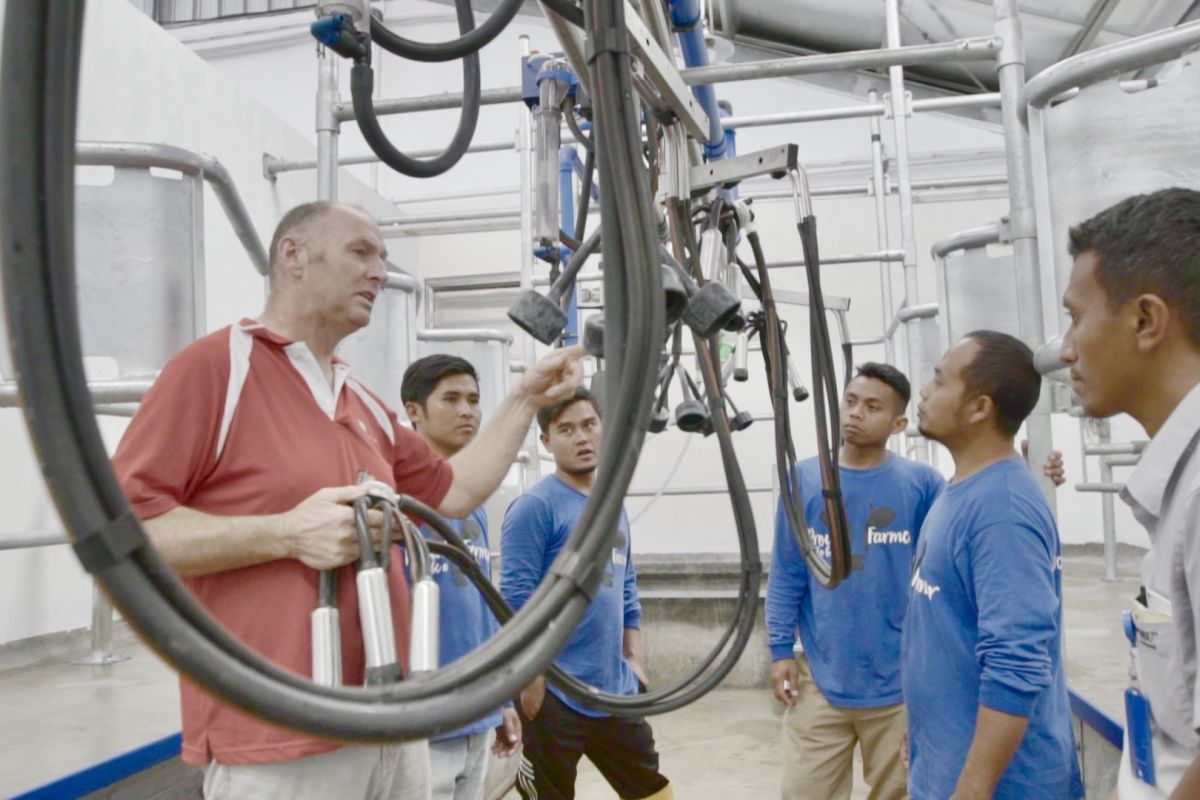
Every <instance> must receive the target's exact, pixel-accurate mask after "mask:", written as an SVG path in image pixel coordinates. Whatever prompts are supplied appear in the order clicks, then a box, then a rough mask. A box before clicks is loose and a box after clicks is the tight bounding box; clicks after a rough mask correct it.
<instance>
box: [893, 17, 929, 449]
mask: <svg viewBox="0 0 1200 800" xmlns="http://www.w3.org/2000/svg"><path fill="white" fill-rule="evenodd" d="M887 46H888V48H889V49H892V48H898V47H900V46H901V41H900V0H887ZM888 78H889V79H890V87H889V88H890V90H891V95H890V98H889V99H890V101H891V111H892V126H893V132H894V135H895V139H896V153H895V157H896V177H897V179H898V181H899V184H900V186H899V189H900V192H899V194H900V247H901V249H902V250H904V292H905V296H906V298H907V302H908V305H909V306H916V305H918V304H920V302H921V299H920V291H919V282H918V281H917V237H916V227H915V225H914V224H913V200H912V170H911V169H910V166H909V152H908V97H907V93H906V91H905V89H904V67H903V66H900V65H899V64H897V65H894V66H891V67H888ZM918 327H919V322H918V321H917V320H916V319H915V318H914V319H911V320H909V321H908V323H907V324H906V325H905V326H904V341H905V347H906V352H907V354H908V358H907V363H908V372H909V375H910V377H912V378H913V379H915V378H916V377H917V369H918V367H919V366H920V363H921V344H920V343H921V336H920V333H919V331H918ZM915 402H916V401H915V398H914V400H913V403H914V405H913V408H912V413H911V414H910V417H911V418H912V419H916V406H915ZM913 452H914V453H915V455H916V457H917V459H918V460H920V461H925V462H928V461H929V443H928V442H926V441H925V439H924V438H921V439H914V440H913Z"/></svg>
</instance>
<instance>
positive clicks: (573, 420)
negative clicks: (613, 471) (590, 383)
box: [542, 400, 601, 475]
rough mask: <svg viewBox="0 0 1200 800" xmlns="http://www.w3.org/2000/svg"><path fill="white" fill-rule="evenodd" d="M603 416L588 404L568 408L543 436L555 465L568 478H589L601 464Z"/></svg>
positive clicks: (573, 405)
mask: <svg viewBox="0 0 1200 800" xmlns="http://www.w3.org/2000/svg"><path fill="white" fill-rule="evenodd" d="M600 433H601V429H600V415H599V414H597V413H596V409H595V407H594V406H592V404H591V402H590V401H588V400H579V401H576V402H575V403H573V404H572V405H570V406H568V407H567V408H566V409H565V410H564V411H563V412H562V413H561V414H559V415H558V419H556V420H554V421H553V422H551V423H550V426H549V428H548V429H547V430H546V432H545V433H543V434H542V444H544V445H545V446H546V449H547V450H549V451H550V454H551V455H553V456H554V463H555V464H556V465H557V466H558V468H559V469H560V470H562V471H563V472H565V473H567V474H568V475H587V474H588V473H590V472H594V471H595V469H596V465H597V464H598V463H599V462H600Z"/></svg>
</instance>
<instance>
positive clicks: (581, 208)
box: [575, 149, 596, 239]
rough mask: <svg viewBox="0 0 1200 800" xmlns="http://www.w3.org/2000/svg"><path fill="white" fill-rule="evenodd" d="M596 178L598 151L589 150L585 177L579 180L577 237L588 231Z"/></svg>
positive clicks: (576, 214)
mask: <svg viewBox="0 0 1200 800" xmlns="http://www.w3.org/2000/svg"><path fill="white" fill-rule="evenodd" d="M595 178H596V151H595V150H594V149H593V150H588V151H587V155H586V156H584V159H583V179H582V180H581V181H580V182H579V204H578V208H577V209H576V211H575V238H576V239H582V238H583V235H584V233H586V232H587V221H588V210H589V209H590V208H591V204H592V184H593V183H594V182H595Z"/></svg>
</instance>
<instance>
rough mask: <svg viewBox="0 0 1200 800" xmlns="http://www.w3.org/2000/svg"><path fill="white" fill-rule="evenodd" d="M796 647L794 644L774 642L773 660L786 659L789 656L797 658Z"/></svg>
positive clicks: (772, 648) (772, 649)
mask: <svg viewBox="0 0 1200 800" xmlns="http://www.w3.org/2000/svg"><path fill="white" fill-rule="evenodd" d="M795 648H796V646H795V645H794V644H773V645H771V660H772V661H784V660H786V659H789V658H795V657H796V652H795Z"/></svg>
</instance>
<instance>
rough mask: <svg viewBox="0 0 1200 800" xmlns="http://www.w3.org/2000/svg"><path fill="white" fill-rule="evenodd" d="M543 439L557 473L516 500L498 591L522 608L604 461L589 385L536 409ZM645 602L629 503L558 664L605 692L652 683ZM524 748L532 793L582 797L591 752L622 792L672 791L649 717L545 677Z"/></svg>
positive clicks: (525, 712) (525, 790)
mask: <svg viewBox="0 0 1200 800" xmlns="http://www.w3.org/2000/svg"><path fill="white" fill-rule="evenodd" d="M538 425H539V427H540V428H541V430H542V444H544V445H545V446H546V448H547V449H548V450H549V451H550V453H551V455H553V456H554V463H555V473H554V474H553V475H550V476H548V477H546V478H545V479H543V480H542V481H541V482H539V483H538V484H537V485H536V486H534V487H533V488H532V489H530V490H529V491H527V492H525V494H523V495H521V496H520V497H518V498H517V499H516V500H515V501H513V504H512V506H510V507H509V509H508V513H507V514H506V515H505V517H504V527H503V533H502V534H501V545H500V552H501V561H500V592H501V594H503V595H504V599H505V600H507V601H508V603H509V605H511V606H512V607H513V609H514V610H515V609H520V608H521V606H523V605H524V604H525V602H526V601H527V600H528V599H529V598H530V596H531V595H532V594H533V592H534V590H535V589H537V587H538V584H540V583H541V582H542V579H543V578H544V577H545V575H546V573H547V571H548V570H549V569H550V565H551V564H552V563H553V562H554V559H555V558H556V557H557V556H558V553H559V551H560V550H562V546H563V544H564V543H565V542H566V540H567V537H568V536H569V535H570V533H571V530H572V529H573V528H574V527H575V521H576V520H577V519H578V518H579V515H580V513H581V512H582V511H583V508H584V505H585V504H586V503H587V498H588V493H589V492H591V490H592V487H593V485H594V483H595V479H596V466H597V465H598V464H599V460H600V441H601V422H600V409H599V407H598V406H597V404H596V401H595V399H594V398H593V397H592V395H591V393H590V392H588V391H587V390H585V389H579V390H577V391H576V392H575V394H574V396H572V397H570V398H568V399H566V400H564V401H562V402H561V403H559V404H557V405H554V406H551V407H549V408H546V409H543V410H541V411H539V412H538ZM641 613H642V606H641V602H640V601H639V600H638V592H637V572H636V571H635V570H634V566H633V549H632V546H631V545H630V538H629V520H628V518H627V517H626V516H625V513H624V511H622V512H621V518H620V522H619V525H618V528H617V530H615V531H614V532H613V548H612V558H611V559H609V563H608V564H607V565H606V566H605V575H604V579H603V581H602V582H601V584H600V587H599V589H598V590H597V592H596V596H595V597H594V598H593V599H592V602H591V603H590V604H589V606H588V608H587V611H586V612H585V613H584V616H583V619H582V620H580V622H579V624H578V625H577V626H576V629H575V633H574V635H572V637H571V639H570V641H568V642H567V645H566V647H565V648H564V649H563V651H562V652H561V653H560V654H559V656H558V658H557V659H555V663H556V664H557V665H558V666H559V667H561V668H562V669H563V670H565V671H566V672H568V673H570V674H571V675H573V676H574V677H576V678H578V679H579V680H581V681H583V682H584V683H586V684H588V685H590V686H594V687H596V688H597V689H600V690H601V691H604V692H609V693H612V694H622V695H631V694H636V693H637V692H638V688H639V683H640V684H642V685H645V683H646V673H645V671H644V669H643V667H642V659H641V651H642V632H641V628H640V625H641ZM519 705H520V710H521V714H522V722H523V724H524V732H525V736H524V740H525V741H524V744H525V749H524V754H523V756H522V763H521V770H520V773H519V774H518V776H517V789H518V791H519V792H520V793H521V796H522V797H524V798H526V800H529V799H530V798H535V799H536V800H559V799H560V798H561V799H563V800H566V799H567V798H572V797H574V796H575V771H576V766H577V764H578V763H579V759H580V758H581V757H582V756H584V755H586V756H587V757H588V758H589V759H590V760H591V761H592V763H593V764H595V765H596V768H597V769H598V770H599V771H600V773H601V774H602V775H603V776H604V778H605V780H607V781H608V783H609V785H611V786H612V787H613V789H614V790H616V792H617V794H618V795H619V796H620V797H621V798H623V799H624V800H671V798H672V797H673V794H672V789H671V786H670V784H669V783H668V781H667V779H666V778H665V777H663V775H662V774H661V773H660V772H659V769H658V752H657V751H656V750H655V749H654V733H653V731H652V730H651V729H650V725H649V724H647V722H646V721H645V720H643V719H631V718H625V717H614V716H609V715H607V714H604V713H603V712H600V711H596V710H594V709H592V708H589V707H588V706H586V705H583V704H581V703H579V702H577V701H575V700H572V699H570V698H568V697H567V696H566V695H565V694H563V693H562V692H561V691H560V690H559V689H558V688H556V687H555V686H553V685H551V686H550V687H549V691H547V686H546V681H545V678H538V679H537V680H535V681H534V682H533V683H532V684H531V685H530V686H529V687H527V688H526V689H525V690H524V691H522V692H521V697H520V703H519Z"/></svg>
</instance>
